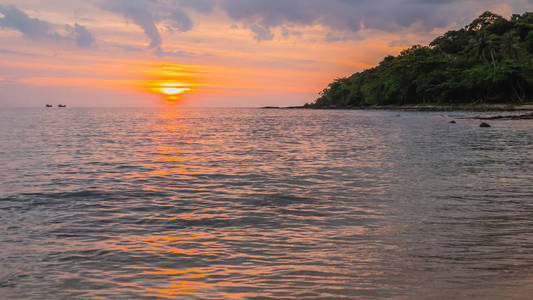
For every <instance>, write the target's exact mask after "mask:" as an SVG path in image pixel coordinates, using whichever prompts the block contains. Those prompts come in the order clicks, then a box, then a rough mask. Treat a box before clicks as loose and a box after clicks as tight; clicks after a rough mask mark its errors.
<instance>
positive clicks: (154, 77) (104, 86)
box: [0, 0, 525, 107]
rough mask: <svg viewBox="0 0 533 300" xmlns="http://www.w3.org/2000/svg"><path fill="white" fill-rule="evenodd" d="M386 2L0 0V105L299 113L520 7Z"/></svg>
mask: <svg viewBox="0 0 533 300" xmlns="http://www.w3.org/2000/svg"><path fill="white" fill-rule="evenodd" d="M389 2H390V3H389V5H384V4H383V5H382V4H380V6H379V7H380V9H376V7H374V6H375V5H374V4H361V3H359V2H355V1H340V0H333V1H327V4H326V2H322V1H318V2H313V1H309V2H307V1H303V2H298V3H300V4H299V5H291V4H290V3H292V1H287V2H283V1H282V2H279V3H278V2H276V3H278V4H273V3H272V4H271V3H267V2H263V1H256V0H250V1H245V2H242V3H240V4H239V5H236V4H235V3H237V2H235V1H234V0H228V1H218V0H214V1H190V0H184V1H161V0H154V1H148V0H138V1H122V0H114V1H109V2H108V1H88V2H87V1H85V2H84V1H62V0H57V1H53V2H50V3H48V2H47V3H46V4H43V3H40V2H38V1H13V0H0V24H1V27H0V45H2V46H1V47H0V60H1V61H2V66H1V67H0V88H2V95H1V96H0V101H2V104H3V105H6V106H35V105H38V106H41V105H43V104H44V103H48V102H54V101H57V99H58V98H60V99H62V101H63V102H68V103H67V104H70V105H73V106H76V105H78V106H87V105H89V106H123V105H124V106H138V105H141V106H145V105H148V106H152V105H159V104H162V103H163V104H168V101H167V100H169V99H170V100H172V101H171V102H173V103H176V104H179V105H185V106H253V107H257V106H267V105H279V106H291V105H302V104H304V103H306V102H312V101H313V100H315V99H316V98H317V94H318V92H319V91H321V90H322V89H323V88H324V87H325V86H327V84H328V83H329V82H331V81H332V79H334V78H338V77H343V76H347V75H350V74H352V73H354V72H358V71H363V70H365V69H367V68H369V67H373V66H375V65H376V64H377V63H379V61H381V59H382V58H383V57H385V56H386V55H391V54H392V55H395V54H397V53H399V52H400V51H401V50H402V49H404V48H406V47H408V46H410V45H412V44H425V43H427V42H428V41H430V40H432V39H433V38H434V37H435V35H436V34H441V33H443V32H445V31H447V30H450V29H457V28H460V27H461V26H464V25H465V24H466V22H468V21H470V20H472V18H473V17H475V16H477V15H479V14H480V13H481V12H482V11H484V10H487V9H490V10H492V11H494V12H496V13H500V14H502V15H504V16H510V15H511V14H512V13H513V12H520V11H522V10H524V9H525V5H524V4H523V3H524V1H520V0H511V1H506V2H505V3H502V2H501V1H492V0H488V1H484V2H483V3H482V4H476V5H473V4H472V5H470V4H466V2H465V4H464V5H463V4H459V3H457V2H453V3H452V2H451V1H442V2H439V4H435V5H434V6H435V7H433V8H432V10H428V8H427V6H425V5H422V4H418V3H419V2H417V1H410V0H407V1H406V2H407V3H408V4H405V5H404V4H402V5H399V4H398V3H397V2H394V1H389ZM447 2H449V3H447ZM402 3H403V2H402ZM468 3H470V2H468ZM276 5H278V6H276ZM273 11H275V12H276V13H275V15H277V16H279V17H276V18H273V17H272V16H273V15H274V14H273V13H272V12H273ZM73 12H74V13H73ZM304 12H305V13H304ZM396 12H397V14H398V17H397V18H384V16H391V15H394V14H395V13H396ZM437 12H440V13H437ZM443 12H444V13H443ZM332 16H335V17H332ZM376 20H379V21H376ZM37 96H38V97H37ZM171 98H172V99H171ZM178 98H179V99H178ZM162 99H163V102H162ZM67 100H68V101H67ZM177 100H179V101H177Z"/></svg>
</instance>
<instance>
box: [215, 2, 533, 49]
mask: <svg viewBox="0 0 533 300" xmlns="http://www.w3.org/2000/svg"><path fill="white" fill-rule="evenodd" d="M217 3H219V5H220V7H221V8H222V9H223V10H224V11H225V12H226V13H227V15H228V16H229V17H230V18H231V19H233V20H234V21H237V22H240V23H242V24H243V25H244V26H245V27H247V28H249V29H250V30H251V31H252V32H253V33H254V37H255V39H256V40H258V41H261V40H269V39H272V38H273V34H272V28H274V27H283V26H287V25H293V26H309V25H316V24H319V25H322V26H324V27H326V28H329V30H330V34H331V31H333V32H348V31H352V32H357V31H359V30H361V29H377V30H383V31H387V32H400V31H405V30H406V29H408V28H410V27H413V26H415V25H416V26H415V27H416V29H414V30H417V31H418V32H420V31H425V32H431V31H432V30H433V29H435V28H439V27H445V26H447V25H449V24H452V23H457V24H465V22H468V21H469V20H471V19H472V18H474V17H476V16H477V14H480V13H481V12H483V11H485V10H487V9H496V11H497V10H498V9H500V8H501V6H502V5H505V6H507V7H508V8H510V9H514V10H517V9H518V10H519V11H520V10H524V9H527V8H528V3H532V0H508V1H506V2H505V3H504V4H502V1H500V0H484V1H475V0H328V1H324V0H269V1H265V0H219V1H218V2H217ZM529 5H530V4H529ZM332 36H333V35H330V37H329V38H326V40H330V41H331V40H338V39H336V38H333V39H332V38H331V37H332Z"/></svg>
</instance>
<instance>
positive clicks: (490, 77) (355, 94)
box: [306, 12, 533, 108]
mask: <svg viewBox="0 0 533 300" xmlns="http://www.w3.org/2000/svg"><path fill="white" fill-rule="evenodd" d="M532 98H533V13H530V12H526V13H524V14H522V15H513V16H512V17H511V18H510V19H509V20H507V19H505V18H503V17H501V16H499V15H496V14H493V13H491V12H485V13H483V14H482V15H481V16H479V17H478V18H477V19H475V20H474V21H472V23H470V24H469V25H467V26H466V27H464V28H462V29H460V30H454V31H449V32H447V33H445V34H444V35H442V36H439V37H438V38H436V39H435V40H434V41H432V42H431V43H430V44H429V46H420V45H416V46H412V47H411V48H408V49H406V50H403V51H402V52H401V53H400V54H399V55H398V56H387V57H385V59H383V61H382V62H380V63H379V65H378V66H376V67H374V68H371V69H368V70H366V71H363V72H360V73H355V74H353V75H352V76H350V77H345V78H338V79H335V80H334V81H333V82H332V83H330V84H329V86H328V87H327V88H326V89H324V90H323V91H322V92H321V93H320V97H319V98H318V99H317V100H316V101H315V102H314V103H312V104H306V106H307V107H315V108H322V107H363V106H374V105H416V104H452V105H453V104H466V103H523V102H525V101H528V100H530V99H532Z"/></svg>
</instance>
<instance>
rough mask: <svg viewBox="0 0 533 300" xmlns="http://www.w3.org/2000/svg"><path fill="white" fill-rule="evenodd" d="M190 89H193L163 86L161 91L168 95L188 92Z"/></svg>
mask: <svg viewBox="0 0 533 300" xmlns="http://www.w3.org/2000/svg"><path fill="white" fill-rule="evenodd" d="M190 90H191V89H190V88H175V87H165V88H161V92H163V94H166V95H177V94H181V93H183V92H187V91H190Z"/></svg>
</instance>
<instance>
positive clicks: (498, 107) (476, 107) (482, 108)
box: [261, 103, 533, 112]
mask: <svg viewBox="0 0 533 300" xmlns="http://www.w3.org/2000/svg"><path fill="white" fill-rule="evenodd" d="M261 108H262V109H345V110H401V111H474V112H491V111H494V112H498V111H500V112H512V111H531V112H533V104H529V103H528V104H521V105H514V104H465V105H385V106H350V107H338V106H327V107H317V106H314V105H303V106H288V107H279V106H266V107H261Z"/></svg>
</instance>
